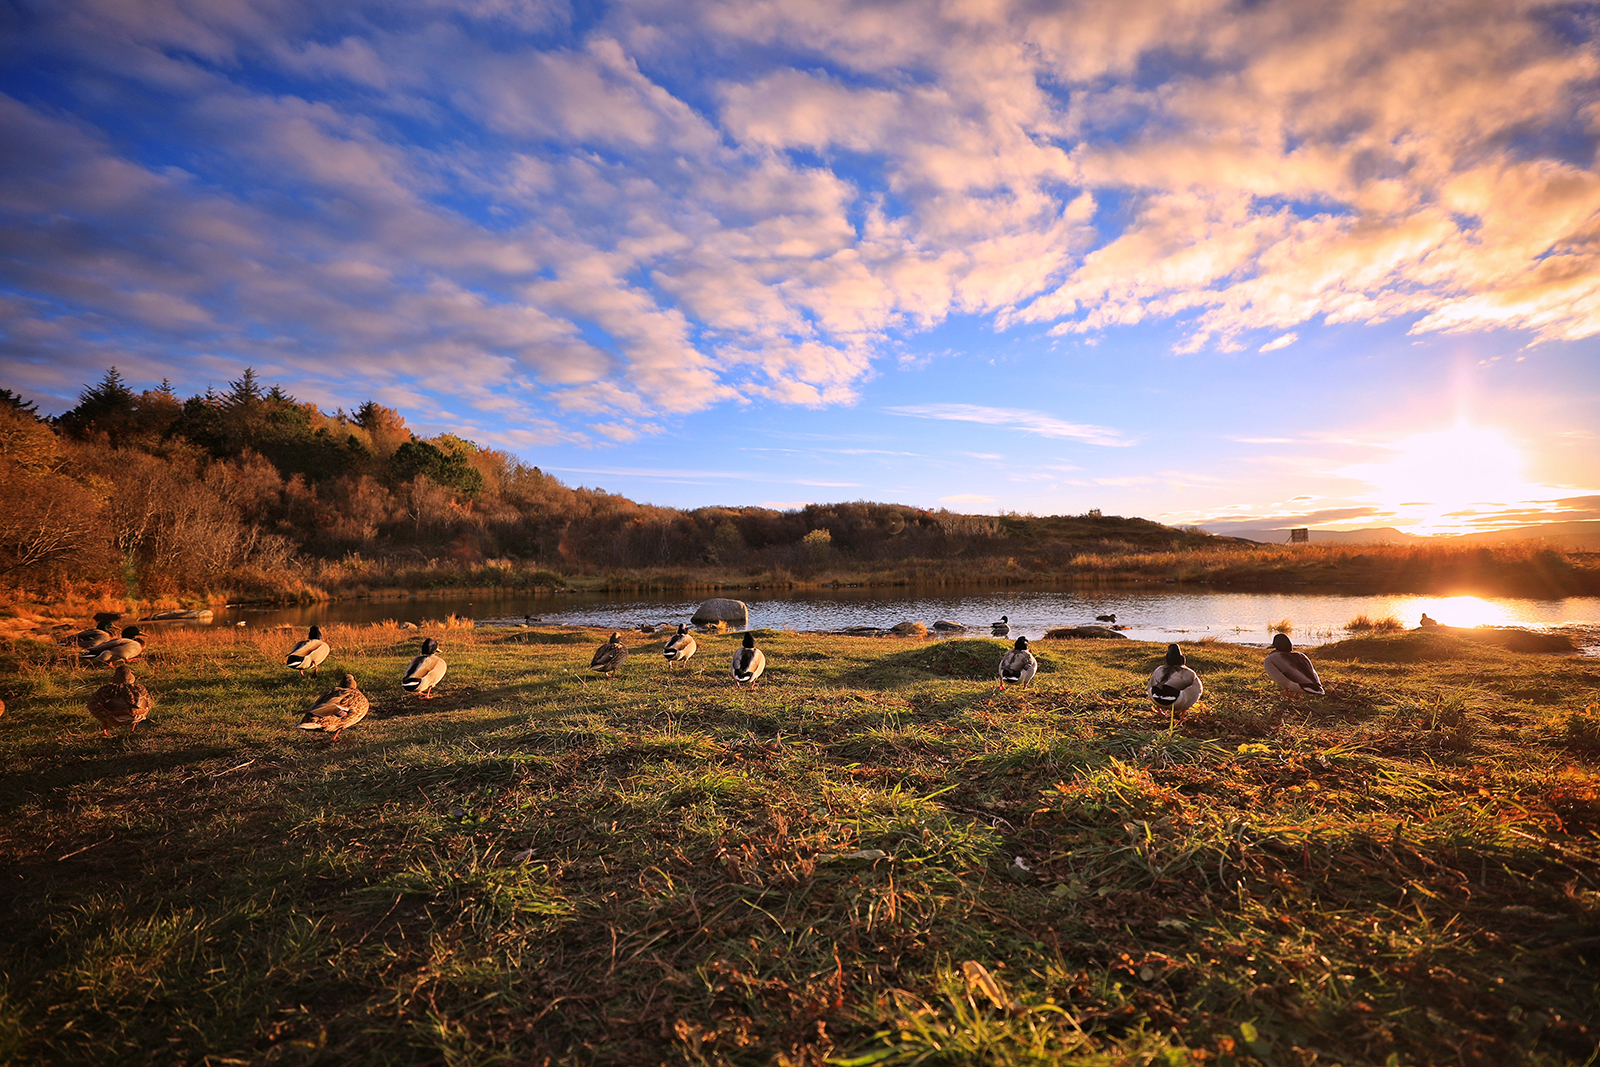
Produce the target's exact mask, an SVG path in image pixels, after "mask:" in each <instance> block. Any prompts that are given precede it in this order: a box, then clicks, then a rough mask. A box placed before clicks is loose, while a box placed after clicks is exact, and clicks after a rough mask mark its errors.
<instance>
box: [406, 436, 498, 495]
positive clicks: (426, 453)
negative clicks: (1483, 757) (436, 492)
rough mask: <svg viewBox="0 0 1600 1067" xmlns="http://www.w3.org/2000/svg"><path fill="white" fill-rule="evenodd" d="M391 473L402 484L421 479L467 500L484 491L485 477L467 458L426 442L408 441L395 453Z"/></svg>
mask: <svg viewBox="0 0 1600 1067" xmlns="http://www.w3.org/2000/svg"><path fill="white" fill-rule="evenodd" d="M389 472H390V475H391V477H393V478H394V480H395V481H396V482H397V483H400V484H404V483H406V482H410V481H412V480H413V479H415V478H416V477H417V476H418V475H421V476H422V477H425V478H427V479H428V481H430V482H432V483H433V484H434V485H438V486H442V487H444V488H446V489H454V490H457V491H458V492H461V493H464V494H466V495H467V496H477V495H478V494H479V493H481V492H482V491H483V475H481V474H479V473H478V472H477V471H476V470H474V469H473V468H472V466H471V464H469V463H468V462H467V457H465V456H463V455H461V454H459V453H454V452H445V451H443V450H442V449H440V448H437V447H435V446H434V445H430V444H429V443H428V442H426V441H407V442H406V443H405V444H403V445H401V446H400V447H399V448H398V449H396V450H395V453H394V458H393V459H392V460H390V463H389Z"/></svg>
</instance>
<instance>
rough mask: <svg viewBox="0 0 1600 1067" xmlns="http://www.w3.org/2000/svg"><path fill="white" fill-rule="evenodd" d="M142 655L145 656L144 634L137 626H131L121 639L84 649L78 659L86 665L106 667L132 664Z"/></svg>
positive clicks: (113, 639) (115, 638) (112, 639)
mask: <svg viewBox="0 0 1600 1067" xmlns="http://www.w3.org/2000/svg"><path fill="white" fill-rule="evenodd" d="M142 655H144V633H143V631H141V630H140V629H139V628H138V627H137V626H129V627H127V628H126V629H124V630H123V631H122V636H121V637H113V638H111V639H110V640H108V641H101V642H100V643H99V644H97V645H91V646H90V647H88V648H86V649H84V650H83V651H82V652H80V653H78V659H79V660H80V661H82V662H84V663H98V664H100V665H101V666H106V665H109V664H112V663H131V662H132V661H134V660H136V659H138V658H139V657H140V656H142Z"/></svg>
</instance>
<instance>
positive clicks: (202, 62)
mask: <svg viewBox="0 0 1600 1067" xmlns="http://www.w3.org/2000/svg"><path fill="white" fill-rule="evenodd" d="M1554 18H1556V16H1555V15H1553V14H1552V12H1551V10H1550V9H1549V8H1548V6H1547V5H1544V4H1541V3H1537V2H1534V0H1439V2H1438V3H1435V4H1428V5H1419V4H1416V3H1414V2H1411V0H1351V2H1348V3H1339V4H1327V3H1324V2H1319V0H1282V2H1279V3H1274V4H1260V5H1239V4H1236V3H1232V2H1229V0H1190V2H1187V3H1184V4H1181V5H1174V4H1171V3H1169V2H1166V0H1066V2H1063V3H1060V4H1054V5H1043V6H1040V5H1006V4H987V5H984V4H979V5H973V4H944V3H937V2H935V0H890V2H887V3H870V4H868V3H856V2H852V0H804V2H792V0H781V2H780V0H697V2H688V3H684V2H678V0H671V2H668V0H624V2H622V3H620V4H618V5H617V6H616V7H614V8H612V9H610V10H609V11H608V12H607V13H606V14H605V15H604V16H603V17H602V18H600V19H599V20H598V21H597V22H594V23H593V24H592V25H588V26H587V27H586V28H580V29H576V30H575V29H574V28H573V27H574V26H575V25H576V24H575V22H574V20H573V16H572V13H571V10H570V8H569V7H568V5H567V4H565V3H563V2H560V0H410V2H406V3H400V4H396V5H384V6H382V7H379V6H378V5H375V4H372V5H363V4H361V3H357V4H356V5H354V6H350V5H346V6H345V7H342V8H340V9H338V11H337V12H334V11H333V10H332V9H328V8H326V7H322V6H318V5H313V4H307V3H304V2H301V0H250V2H240V3H228V4H209V5H208V4H187V3H176V4H169V3H127V4H123V3H106V2H103V0H66V2H63V3H61V4H56V5H46V6H45V7H44V8H41V9H40V11H39V12H37V13H36V16H35V17H32V18H30V20H29V21H28V22H27V23H26V25H24V26H22V27H21V28H20V29H19V30H18V36H17V40H16V41H15V42H14V44H13V54H14V55H15V56H18V57H20V60H21V62H20V65H19V68H18V69H19V70H23V71H24V73H23V75H21V76H23V77H29V76H34V75H36V76H38V77H39V78H44V79H48V80H49V84H50V87H51V88H50V90H49V92H44V91H41V92H42V95H41V96H40V99H45V98H50V99H52V104H51V108H50V110H48V111H46V110H44V109H43V108H42V107H39V108H36V107H32V106H29V105H27V104H24V103H21V102H19V101H16V100H12V99H9V98H6V99H0V149H3V151H4V153H5V158H6V159H7V160H9V161H11V165H9V166H8V167H6V168H5V171H4V174H3V175H0V219H3V225H4V228H5V234H6V237H5V241H6V248H5V253H6V254H5V256H4V257H3V262H0V283H3V285H4V286H5V288H6V290H7V292H8V293H11V294H15V295H16V299H13V300H9V301H8V302H7V303H6V304H5V305H4V308H3V309H0V314H3V315H4V326H5V329H6V331H7V332H6V337H7V345H8V348H7V352H6V357H5V358H7V360H8V361H16V362H17V364H18V365H19V367H21V368H22V370H20V371H19V373H26V374H27V375H28V376H29V380H30V381H41V382H42V381H46V380H51V381H55V382H56V384H54V385H52V386H51V388H54V389H68V390H70V389H71V388H72V386H71V385H70V384H63V383H71V382H73V381H80V382H81V381H83V380H87V379H92V378H93V377H96V376H97V375H98V373H99V372H100V371H101V370H102V369H103V367H104V366H105V365H106V364H107V363H108V362H116V363H118V365H119V366H122V367H123V368H124V369H125V370H131V369H135V368H137V370H138V371H139V372H140V373H141V374H142V375H144V376H146V377H152V378H159V377H161V376H162V375H163V374H166V373H173V371H174V370H175V369H177V368H178V367H179V366H180V365H196V361H199V360H203V359H225V360H227V361H232V362H235V363H238V364H243V363H246V362H257V363H261V364H263V365H266V364H271V365H273V366H277V367H283V368H290V369H293V370H295V371H297V372H298V373H300V374H302V375H303V376H304V377H306V378H308V379H311V380H319V381H324V382H328V383H329V384H330V386H332V385H334V384H335V383H334V382H333V379H334V378H336V377H339V376H340V375H342V376H343V377H342V381H343V383H344V387H346V388H349V389H366V390H371V391H372V392H375V393H377V392H388V393H395V392H401V391H405V390H414V391H415V390H436V391H438V392H439V393H440V394H442V395H444V396H448V397H451V398H453V400H452V403H456V402H458V403H459V404H461V405H464V406H466V407H469V408H477V409H480V410H485V411H488V410H503V409H504V407H505V406H506V405H507V404H508V403H510V404H520V405H522V406H524V407H536V408H537V409H538V410H539V411H540V413H541V417H547V418H549V419H552V420H556V421H558V422H562V423H563V424H567V423H571V424H574V425H567V426H565V428H564V429H562V430H559V431H555V430H552V431H549V432H556V433H563V434H582V435H595V434H598V435H599V436H601V437H607V436H609V437H612V438H617V437H619V436H620V437H623V438H626V437H628V436H629V435H631V434H638V433H647V432H650V430H649V427H651V426H653V425H654V424H653V423H650V422H648V421H645V420H648V419H649V418H651V417H654V416H655V415H658V414H659V415H677V414H683V413H688V412H693V411H696V410H701V409H703V408H705V407H707V406H710V405H715V404H721V403H729V402H766V403H777V404H798V405H810V406H818V405H829V404H848V403H852V402H854V401H855V400H856V399H857V398H858V396H859V395H860V390H861V387H862V384H863V383H864V382H866V381H868V380H869V379H870V378H871V376H872V375H873V373H874V370H873V368H874V362H875V360H878V359H879V358H881V355H882V354H883V353H885V352H886V351H887V352H892V351H893V346H892V342H893V341H895V340H896V339H898V338H900V337H903V336H904V335H906V334H908V333H911V332H914V331H918V330H923V329H927V328H929V327H931V326H934V325H937V324H938V323H940V322H942V321H943V320H945V319H946V318H948V317H949V316H951V315H953V314H961V315H977V316H993V317H994V318H995V320H996V322H997V323H998V324H999V325H1000V326H1001V327H1008V326H1012V325H1018V324H1027V323H1036V324H1040V325H1041V326H1043V327H1046V328H1049V329H1050V330H1052V331H1054V332H1056V333H1058V334H1072V335H1089V336H1088V337H1086V340H1093V335H1095V334H1097V333H1100V332H1102V331H1106V330H1111V329H1114V328H1116V327H1118V326H1120V325H1127V324H1133V323H1140V322H1146V321H1150V320H1171V321H1180V322H1181V323H1182V324H1183V325H1182V327H1181V329H1182V330H1183V332H1184V339H1183V340H1182V341H1181V342H1180V344H1179V347H1180V348H1181V349H1184V350H1189V351H1194V350H1198V349H1201V348H1204V347H1207V346H1216V347H1220V348H1223V349H1233V348H1237V347H1239V346H1240V345H1241V344H1242V343H1243V342H1242V340H1241V338H1243V337H1246V336H1248V335H1249V333H1250V331H1260V330H1265V331H1271V333H1270V334H1269V336H1272V337H1274V338H1275V339H1274V340H1272V341H1269V342H1268V343H1267V344H1265V345H1262V346H1260V351H1261V352H1271V351H1274V350H1276V349H1278V348H1281V347H1283V346H1285V345H1288V344H1291V343H1293V342H1294V340H1295V339H1296V338H1297V336H1298V332H1299V330H1300V329H1302V328H1304V324H1307V323H1312V322H1315V321H1318V320H1320V321H1324V322H1328V323H1375V322H1382V321H1386V320H1391V319H1395V318H1402V317H1404V318H1409V319H1411V320H1413V321H1414V325H1413V327H1412V329H1413V330H1414V331H1415V332H1419V333H1422V332H1430V331H1446V332H1460V331H1475V330H1486V329H1497V328H1505V327H1511V328H1517V329H1522V330H1526V331H1529V332H1530V333H1531V334H1532V335H1533V336H1535V337H1536V338H1543V339H1578V338H1584V337H1589V336H1593V335H1594V334H1596V333H1600V222H1597V221H1596V220H1597V219H1600V174H1597V172H1596V166H1595V160H1594V155H1593V148H1592V141H1593V138H1594V136H1595V132H1596V129H1597V128H1600V111H1597V110H1596V108H1595V106H1594V104H1593V89H1592V87H1593V85H1594V82H1595V79H1596V77H1597V76H1600V56H1597V53H1596V50H1595V48H1594V46H1593V30H1592V26H1589V27H1588V28H1583V27H1581V26H1580V27H1579V28H1578V29H1572V28H1570V27H1569V28H1568V29H1567V30H1562V29H1559V28H1558V27H1555V26H1554V23H1553V21H1552V20H1553V19H1554ZM1573 25H1574V26H1578V25H1579V24H1576V23H1575V24H1573ZM1573 34H1577V39H1574V37H1573ZM1584 34H1587V35H1588V36H1584ZM29 72H31V74H30V73H29ZM110 78H114V79H118V81H117V84H118V86H119V88H118V91H117V93H115V94H104V93H99V92H98V91H91V90H90V89H89V88H88V87H89V86H91V85H98V84H100V83H101V81H102V80H103V79H110ZM52 92H53V93H55V96H50V93H52ZM156 122H159V123H160V124H161V126H162V128H163V131H164V134H165V135H166V137H167V138H168V139H170V142H171V144H172V145H175V146H177V147H176V148H175V149H171V150H170V151H169V150H168V148H166V147H165V146H164V144H161V145H158V144H155V143H153V142H152V143H151V144H149V145H136V146H135V147H134V148H133V149H131V150H130V149H129V148H126V147H124V146H125V145H126V144H127V143H128V140H127V139H128V138H129V137H130V136H135V135H134V134H132V133H130V132H129V131H136V130H138V129H140V128H143V127H145V126H149V125H152V124H154V123H156ZM886 342H890V344H886ZM1063 358H1066V357H1063ZM52 361H63V363H62V366H64V367H66V368H69V369H70V370H63V371H60V372H59V373H58V372H57V371H55V370H51V371H46V370H44V369H41V368H44V367H46V366H47V365H50V364H51V362H52ZM339 368H342V370H341V369H339ZM173 376H174V377H178V378H181V377H182V375H181V374H178V373H174V374H173ZM935 409H937V411H938V413H935ZM899 413H901V414H916V415H919V416H921V417H929V418H946V419H956V420H962V421H973V422H980V423H986V424H989V425H995V426H1001V427H1007V428H1010V429H1013V430H1019V431H1023V432H1029V433H1034V434H1038V435H1043V436H1047V437H1056V438H1061V439H1070V440H1080V441H1085V442H1089V443H1095V444H1121V443H1127V442H1125V441H1123V440H1122V439H1121V438H1120V437H1119V436H1118V435H1117V434H1116V433H1115V432H1114V431H1111V430H1107V429H1105V428H1103V427H1097V426H1087V425H1078V424H1074V423H1068V422H1065V421H1061V420H1057V419H1054V418H1052V417H1050V416H1046V415H1042V414H1040V413H1037V412H1016V411H1008V410H1003V409H994V408H978V407H973V406H964V405H925V406H923V408H920V409H918V410H915V411H913V410H911V409H905V410H902V411H900V412H899ZM576 424H582V428H581V429H579V428H577V425H576ZM541 432H545V431H541Z"/></svg>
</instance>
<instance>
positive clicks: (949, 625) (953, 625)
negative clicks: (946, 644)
mask: <svg viewBox="0 0 1600 1067" xmlns="http://www.w3.org/2000/svg"><path fill="white" fill-rule="evenodd" d="M933 628H934V629H935V630H938V631H939V632H940V633H947V634H964V633H966V632H967V628H966V627H965V626H962V625H961V624H960V623H959V622H951V621H950V620H949V619H940V620H939V621H938V622H936V623H934V624H933Z"/></svg>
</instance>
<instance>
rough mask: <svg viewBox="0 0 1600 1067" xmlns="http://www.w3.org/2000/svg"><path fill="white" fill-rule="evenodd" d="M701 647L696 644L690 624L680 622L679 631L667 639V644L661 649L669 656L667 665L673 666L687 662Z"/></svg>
mask: <svg viewBox="0 0 1600 1067" xmlns="http://www.w3.org/2000/svg"><path fill="white" fill-rule="evenodd" d="M699 649H700V646H699V645H697V644H695V640H694V635H693V634H691V633H690V632H689V624H688V623H686V622H680V623H679V624H678V632H677V633H675V634H673V635H672V637H671V638H669V639H668V640H667V645H666V647H665V648H663V649H662V650H661V654H662V655H663V656H665V657H667V666H668V667H671V666H672V665H673V664H674V663H684V662H687V661H688V659H689V657H691V656H693V655H694V654H695V653H696V652H697V651H699Z"/></svg>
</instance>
